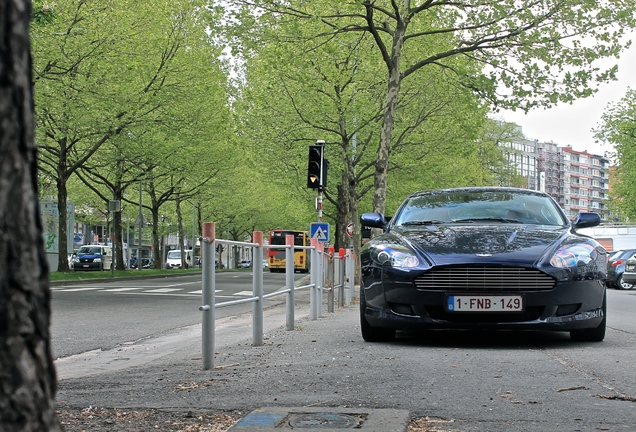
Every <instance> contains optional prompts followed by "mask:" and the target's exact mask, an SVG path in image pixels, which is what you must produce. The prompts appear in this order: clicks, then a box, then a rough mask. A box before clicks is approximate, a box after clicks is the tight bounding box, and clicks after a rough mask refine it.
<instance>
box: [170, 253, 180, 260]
mask: <svg viewBox="0 0 636 432" xmlns="http://www.w3.org/2000/svg"><path fill="white" fill-rule="evenodd" d="M168 259H181V251H170V252H168Z"/></svg>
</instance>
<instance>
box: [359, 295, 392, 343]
mask: <svg viewBox="0 0 636 432" xmlns="http://www.w3.org/2000/svg"><path fill="white" fill-rule="evenodd" d="M366 308H367V301H366V299H365V297H364V288H362V289H361V290H360V330H361V333H362V339H364V340H365V341H366V342H391V341H393V340H394V339H395V329H391V328H383V327H373V326H372V325H371V324H369V321H367V318H366V317H365V316H364V311H365V310H366Z"/></svg>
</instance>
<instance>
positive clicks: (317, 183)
mask: <svg viewBox="0 0 636 432" xmlns="http://www.w3.org/2000/svg"><path fill="white" fill-rule="evenodd" d="M323 149H324V146H322V145H310V146H309V164H308V166H307V187H308V188H309V189H322V188H323V187H324V186H325V185H324V184H323V175H322V174H323Z"/></svg>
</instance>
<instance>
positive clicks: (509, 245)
mask: <svg viewBox="0 0 636 432" xmlns="http://www.w3.org/2000/svg"><path fill="white" fill-rule="evenodd" d="M388 235H389V236H395V240H398V239H399V242H400V243H403V244H408V245H409V246H411V247H412V248H413V249H414V250H416V251H417V252H419V253H420V254H421V255H422V256H423V257H424V258H425V259H426V260H427V261H429V264H430V265H448V264H458V263H466V262H470V263H475V262H479V260H481V259H483V260H484V261H487V262H488V263H497V262H501V263H507V264H516V265H524V266H535V265H536V264H537V261H538V260H540V259H541V258H542V257H543V256H544V255H546V254H547V253H548V252H551V251H553V250H554V249H555V248H556V246H557V245H558V244H560V243H561V242H562V241H563V240H565V239H566V238H567V237H569V236H570V235H571V234H570V231H569V228H568V227H546V226H541V225H518V224H499V225H498V224H492V225H430V226H424V227H422V226H418V227H415V228H413V227H400V228H397V227H396V228H394V229H393V230H392V232H391V233H390V234H388Z"/></svg>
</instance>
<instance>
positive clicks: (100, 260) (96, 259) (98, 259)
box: [93, 258, 102, 262]
mask: <svg viewBox="0 0 636 432" xmlns="http://www.w3.org/2000/svg"><path fill="white" fill-rule="evenodd" d="M93 262H102V259H101V258H95V259H94V260H93Z"/></svg>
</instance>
